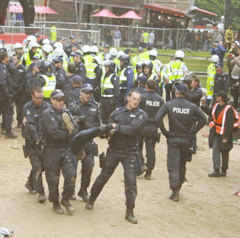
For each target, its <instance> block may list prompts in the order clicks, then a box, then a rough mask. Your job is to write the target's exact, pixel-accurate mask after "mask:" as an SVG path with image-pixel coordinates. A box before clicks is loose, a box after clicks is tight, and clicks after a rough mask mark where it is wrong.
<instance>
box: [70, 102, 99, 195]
mask: <svg viewBox="0 0 240 238" xmlns="http://www.w3.org/2000/svg"><path fill="white" fill-rule="evenodd" d="M69 111H70V112H71V114H72V115H73V117H74V119H79V121H80V122H79V123H78V124H79V130H80V131H83V130H85V129H89V128H92V127H98V126H100V112H99V108H98V104H97V102H95V101H89V102H87V103H83V102H82V101H81V100H79V99H78V101H76V102H75V103H74V104H72V105H70V107H69ZM93 147H97V144H96V143H95V142H94V141H90V142H88V143H87V144H86V146H85V154H86V156H85V157H84V158H83V159H82V160H81V162H82V177H81V187H80V191H79V195H83V194H85V195H86V196H87V197H88V194H87V188H88V186H89V184H90V180H91V175H92V171H93V167H94V150H93V149H94V148H93ZM95 156H97V154H95ZM80 197H82V196H80Z"/></svg>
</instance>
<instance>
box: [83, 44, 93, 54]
mask: <svg viewBox="0 0 240 238" xmlns="http://www.w3.org/2000/svg"><path fill="white" fill-rule="evenodd" d="M82 52H83V54H85V53H90V52H91V46H90V45H84V46H83V47H82Z"/></svg>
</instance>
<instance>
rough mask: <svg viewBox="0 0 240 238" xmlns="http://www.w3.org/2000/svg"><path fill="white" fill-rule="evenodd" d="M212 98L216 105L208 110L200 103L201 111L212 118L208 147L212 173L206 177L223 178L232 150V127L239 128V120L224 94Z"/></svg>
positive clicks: (219, 93)
mask: <svg viewBox="0 0 240 238" xmlns="http://www.w3.org/2000/svg"><path fill="white" fill-rule="evenodd" d="M214 96H215V97H216V99H215V101H216V103H215V104H214V105H213V107H212V108H208V107H207V106H206V102H205V101H204V100H202V101H201V102H202V106H201V109H202V110H203V111H204V112H205V113H207V114H208V115H210V114H212V118H213V120H212V122H210V124H209V126H210V128H211V129H210V134H209V147H210V148H212V160H213V169H214V171H213V172H212V173H210V174H208V176H209V177H220V176H221V177H225V176H226V173H227V170H228V163H229V152H230V150H231V149H232V148H233V137H232V133H233V130H234V127H235V128H238V127H239V125H240V119H239V115H238V113H237V111H236V110H235V109H234V108H233V107H231V106H230V105H229V104H228V103H227V102H228V100H229V98H228V96H227V93H226V92H224V91H219V92H218V93H216V94H215V95H214ZM221 160H222V161H221ZM221 165H222V166H221ZM220 169H221V172H220Z"/></svg>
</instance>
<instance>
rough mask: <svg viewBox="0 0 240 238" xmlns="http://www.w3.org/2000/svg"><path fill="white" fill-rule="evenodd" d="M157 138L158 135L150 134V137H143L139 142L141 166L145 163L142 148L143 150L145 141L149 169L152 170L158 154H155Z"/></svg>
mask: <svg viewBox="0 0 240 238" xmlns="http://www.w3.org/2000/svg"><path fill="white" fill-rule="evenodd" d="M156 138H157V135H153V136H148V137H144V138H141V140H140V142H139V159H140V163H141V166H143V165H144V158H143V154H142V150H143V142H145V148H146V157H147V167H148V170H150V171H151V170H153V169H154V167H155V162H156V154H155V146H156V142H157V139H156Z"/></svg>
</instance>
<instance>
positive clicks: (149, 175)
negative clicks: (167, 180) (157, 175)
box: [144, 170, 152, 180]
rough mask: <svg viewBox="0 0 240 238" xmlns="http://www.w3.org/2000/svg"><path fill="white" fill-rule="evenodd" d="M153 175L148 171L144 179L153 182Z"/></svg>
mask: <svg viewBox="0 0 240 238" xmlns="http://www.w3.org/2000/svg"><path fill="white" fill-rule="evenodd" d="M151 174H152V172H151V171H149V170H148V171H147V172H146V174H145V175H144V178H145V179H146V180H151V179H152V177H151Z"/></svg>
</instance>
